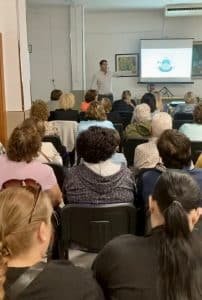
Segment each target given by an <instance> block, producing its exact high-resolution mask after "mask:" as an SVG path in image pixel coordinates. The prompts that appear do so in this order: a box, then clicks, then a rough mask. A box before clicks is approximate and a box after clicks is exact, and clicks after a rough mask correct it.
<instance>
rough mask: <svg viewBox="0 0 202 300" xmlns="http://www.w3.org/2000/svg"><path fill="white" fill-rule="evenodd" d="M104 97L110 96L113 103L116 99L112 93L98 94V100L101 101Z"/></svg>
mask: <svg viewBox="0 0 202 300" xmlns="http://www.w3.org/2000/svg"><path fill="white" fill-rule="evenodd" d="M102 98H108V99H109V100H110V101H111V103H113V101H114V96H113V94H112V93H111V94H105V95H101V94H99V95H98V100H99V101H100V100H102Z"/></svg>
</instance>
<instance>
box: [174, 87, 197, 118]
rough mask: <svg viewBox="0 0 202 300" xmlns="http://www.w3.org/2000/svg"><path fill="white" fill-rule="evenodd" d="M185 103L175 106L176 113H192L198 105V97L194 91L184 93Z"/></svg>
mask: <svg viewBox="0 0 202 300" xmlns="http://www.w3.org/2000/svg"><path fill="white" fill-rule="evenodd" d="M184 101H185V103H184V104H178V105H177V106H176V108H175V111H174V114H177V113H185V114H192V113H193V110H194V107H195V105H196V97H195V96H194V94H193V93H192V92H187V93H186V94H185V95H184Z"/></svg>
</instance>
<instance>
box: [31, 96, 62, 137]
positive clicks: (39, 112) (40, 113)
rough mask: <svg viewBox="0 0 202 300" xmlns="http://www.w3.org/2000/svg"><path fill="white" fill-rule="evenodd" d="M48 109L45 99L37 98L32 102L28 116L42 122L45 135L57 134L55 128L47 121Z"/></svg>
mask: <svg viewBox="0 0 202 300" xmlns="http://www.w3.org/2000/svg"><path fill="white" fill-rule="evenodd" d="M48 117H49V110H48V105H47V103H46V102H45V101H43V100H41V99H39V100H35V101H34V102H33V103H32V106H31V110H30V118H37V119H39V120H40V121H43V122H44V125H45V135H58V130H57V128H56V127H55V126H54V125H53V124H52V123H50V122H48Z"/></svg>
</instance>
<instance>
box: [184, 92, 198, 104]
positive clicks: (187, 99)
mask: <svg viewBox="0 0 202 300" xmlns="http://www.w3.org/2000/svg"><path fill="white" fill-rule="evenodd" d="M184 101H185V103H186V104H194V103H196V97H195V96H194V93H193V92H187V93H186V94H185V95H184Z"/></svg>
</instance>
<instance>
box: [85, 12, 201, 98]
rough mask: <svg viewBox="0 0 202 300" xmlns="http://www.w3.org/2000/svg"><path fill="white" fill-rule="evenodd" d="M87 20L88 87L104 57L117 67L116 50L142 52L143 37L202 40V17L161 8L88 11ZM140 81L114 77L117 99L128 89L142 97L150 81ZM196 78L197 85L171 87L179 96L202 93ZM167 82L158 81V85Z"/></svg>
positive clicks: (112, 66)
mask: <svg viewBox="0 0 202 300" xmlns="http://www.w3.org/2000/svg"><path fill="white" fill-rule="evenodd" d="M85 20H86V24H85V28H86V74H87V87H89V86H90V82H91V78H92V75H93V73H94V72H96V70H97V69H98V67H99V66H98V62H99V61H100V60H101V59H102V58H106V59H108V61H109V64H110V67H111V70H112V71H115V54H116V53H117V54H119V53H120V54H121V53H139V46H140V42H139V40H140V39H144V38H166V37H169V38H174V37H179V38H183V37H193V38H195V39H197V40H202V27H201V24H202V17H186V18H184V17H181V18H165V17H164V15H163V12H162V11H161V10H153V11H152V10H150V11H131V12H88V13H87V15H86V18H85ZM137 81H138V78H137V77H125V78H123V77H120V78H114V79H113V90H114V94H115V99H117V98H119V97H120V96H121V92H122V91H123V90H124V89H129V90H131V91H132V93H133V94H134V95H135V96H136V97H140V96H141V95H142V94H143V93H144V92H145V91H146V85H144V84H137ZM194 81H195V83H194V84H193V85H190V84H187V85H185V84H181V85H173V84H169V85H167V87H168V88H169V89H170V90H171V92H172V93H173V94H174V95H175V96H182V95H183V94H184V92H185V91H187V90H193V91H195V93H196V94H197V95H200V96H202V87H201V83H202V79H197V80H194ZM163 86H164V85H157V88H158V89H160V88H162V87H163Z"/></svg>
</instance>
